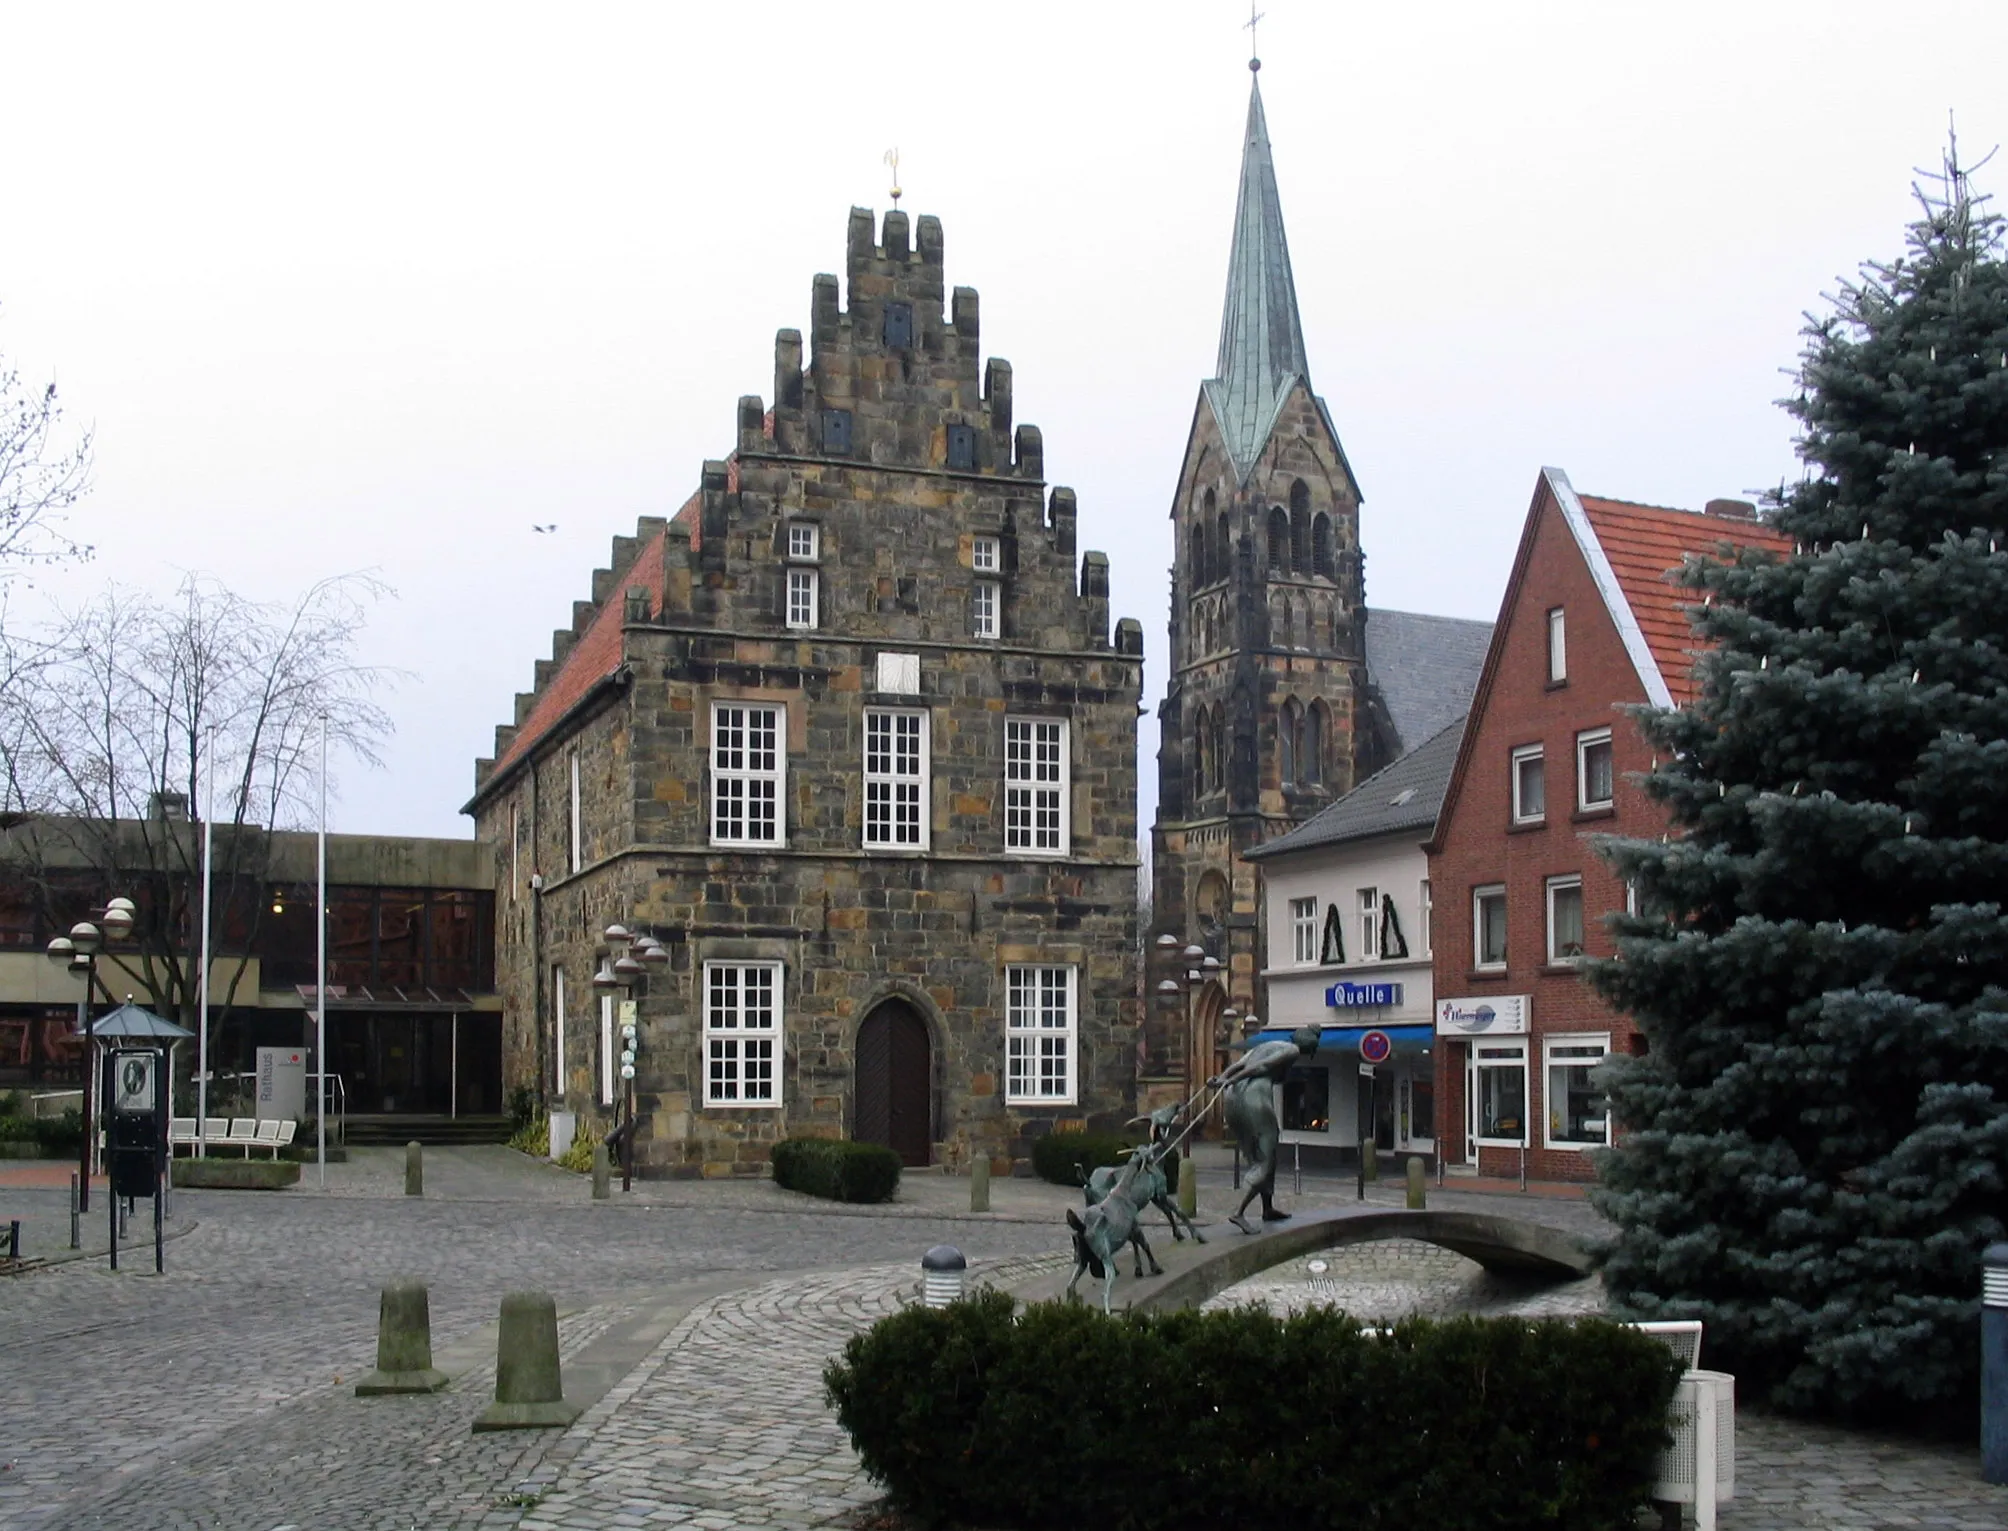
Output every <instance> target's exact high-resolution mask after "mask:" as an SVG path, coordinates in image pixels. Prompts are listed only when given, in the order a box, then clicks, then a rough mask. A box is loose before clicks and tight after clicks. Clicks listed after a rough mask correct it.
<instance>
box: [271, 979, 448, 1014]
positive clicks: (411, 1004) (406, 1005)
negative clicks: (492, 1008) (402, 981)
mask: <svg viewBox="0 0 2008 1531" xmlns="http://www.w3.org/2000/svg"><path fill="white" fill-rule="evenodd" d="M293 987H294V988H295V989H296V990H298V992H299V995H300V999H301V1000H302V1001H303V1002H304V1003H305V1005H306V1007H307V1008H308V1009H309V1010H312V1009H313V1008H314V996H315V993H316V990H315V988H314V985H312V984H310V983H301V984H295V985H294V986H293ZM478 1008H479V1007H478V1006H477V1005H476V1004H475V1001H474V996H473V995H471V994H469V993H468V992H467V991H466V990H465V989H396V988H390V987H387V986H385V987H379V988H374V989H366V988H364V987H363V986H362V985H361V984H351V985H346V986H345V985H342V984H336V983H331V984H329V985H328V1013H329V1014H330V1015H333V1014H334V1013H335V1012H337V1011H339V1010H402V1011H407V1012H409V1011H430V1012H432V1013H433V1014H436V1015H449V1014H458V1015H468V1014H471V1013H472V1012H473V1011H475V1010H476V1009H478Z"/></svg>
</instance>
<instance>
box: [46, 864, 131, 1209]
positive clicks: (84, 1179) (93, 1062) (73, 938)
mask: <svg viewBox="0 0 2008 1531" xmlns="http://www.w3.org/2000/svg"><path fill="white" fill-rule="evenodd" d="M95 912H96V914H97V916H98V923H97V924H95V925H94V924H92V923H91V922H90V921H89V920H79V921H77V923H76V924H74V925H72V926H71V927H70V933H69V934H68V935H67V936H57V937H55V938H54V939H53V940H52V941H50V942H49V945H48V957H49V960H50V961H51V962H53V963H55V964H56V966H57V967H61V968H68V969H69V970H70V971H71V972H72V973H74V974H76V975H77V976H78V977H79V978H81V979H83V981H84V992H83V993H82V994H80V995H78V996H77V1030H78V1031H79V1032H80V1033H82V1035H83V1038H84V1090H83V1095H84V1108H83V1117H84V1142H83V1146H82V1148H80V1149H79V1150H78V1153H77V1168H78V1170H79V1174H78V1177H77V1210H78V1211H79V1212H88V1211H90V1210H91V1169H92V1161H93V1159H94V1158H95V1157H96V1156H95V1154H94V1153H93V1152H92V1150H93V1149H95V1148H96V1146H97V1144H96V1133H95V1132H94V1130H93V1126H94V1122H93V1118H94V1116H95V1112H94V1111H93V1110H92V1106H93V1105H94V1104H95V1102H96V1098H97V1074H98V1069H97V1063H98V1056H97V1055H98V1049H97V1038H96V1037H95V1036H94V1035H93V1033H92V1026H93V1024H94V1023H93V1021H92V1019H91V983H92V981H93V980H94V979H95V978H96V977H97V971H98V953H99V952H100V951H102V950H103V949H104V944H105V940H106V938H107V937H109V938H110V939H111V940H114V941H123V940H124V939H125V938H126V937H127V936H129V935H131V934H132V925H133V916H134V915H135V914H137V913H138V912H139V911H138V909H137V908H136V907H135V905H134V904H133V901H132V900H131V899H129V898H115V899H112V900H111V901H110V902H109V903H107V904H106V905H105V906H104V908H103V909H100V910H97V911H95ZM106 998H110V994H109V992H107V995H106Z"/></svg>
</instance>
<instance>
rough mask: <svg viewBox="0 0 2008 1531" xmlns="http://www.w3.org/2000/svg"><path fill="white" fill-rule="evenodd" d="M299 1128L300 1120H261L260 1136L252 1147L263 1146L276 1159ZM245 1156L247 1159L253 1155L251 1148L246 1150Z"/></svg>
mask: <svg viewBox="0 0 2008 1531" xmlns="http://www.w3.org/2000/svg"><path fill="white" fill-rule="evenodd" d="M299 1130H300V1124H299V1123H298V1122H293V1121H280V1120H278V1119H276V1118H275V1119H274V1120H272V1121H269V1122H260V1123H259V1124H258V1136H257V1138H256V1140H255V1141H254V1142H253V1144H252V1147H253V1148H262V1149H264V1150H265V1151H266V1152H267V1153H269V1154H270V1155H271V1156H272V1157H273V1158H274V1159H277V1158H278V1157H279V1150H280V1149H282V1148H285V1147H287V1146H288V1145H289V1144H291V1143H292V1141H293V1134H294V1133H296V1132H298V1131H299ZM244 1157H245V1158H247V1159H248V1158H250V1157H251V1150H250V1149H246V1150H245V1151H244Z"/></svg>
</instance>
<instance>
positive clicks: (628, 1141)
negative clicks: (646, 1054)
mask: <svg viewBox="0 0 2008 1531" xmlns="http://www.w3.org/2000/svg"><path fill="white" fill-rule="evenodd" d="M637 1056H639V1054H637ZM622 1082H623V1083H624V1084H626V1086H627V1090H626V1092H625V1093H626V1097H627V1130H626V1131H624V1132H623V1133H622V1134H621V1191H622V1193H623V1194H625V1193H626V1192H628V1191H632V1190H633V1189H634V1081H633V1080H632V1079H628V1080H624V1081H622Z"/></svg>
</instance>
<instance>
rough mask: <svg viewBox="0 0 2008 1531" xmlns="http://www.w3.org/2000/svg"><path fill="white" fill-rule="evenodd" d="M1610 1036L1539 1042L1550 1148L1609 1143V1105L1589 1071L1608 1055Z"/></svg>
mask: <svg viewBox="0 0 2008 1531" xmlns="http://www.w3.org/2000/svg"><path fill="white" fill-rule="evenodd" d="M1610 1051H1611V1038H1610V1033H1608V1032H1603V1033H1599V1034H1597V1035H1594V1036H1554V1037H1547V1038H1544V1039H1543V1040H1542V1042H1541V1072H1542V1078H1543V1080H1544V1081H1545V1086H1546V1087H1545V1089H1544V1091H1543V1094H1544V1095H1545V1097H1546V1100H1547V1107H1548V1133H1547V1139H1546V1141H1547V1145H1548V1147H1550V1148H1603V1147H1605V1146H1607V1145H1608V1144H1609V1143H1610V1141H1611V1116H1610V1103H1609V1102H1608V1101H1607V1100H1605V1099H1604V1093H1603V1091H1601V1090H1599V1089H1598V1088H1597V1087H1596V1086H1595V1085H1594V1084H1593V1083H1592V1082H1591V1079H1590V1071H1591V1070H1592V1069H1594V1068H1596V1066H1597V1065H1598V1064H1600V1063H1602V1062H1603V1061H1604V1059H1605V1058H1607V1057H1609V1056H1610Z"/></svg>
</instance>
